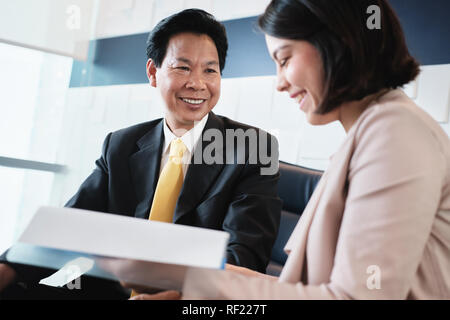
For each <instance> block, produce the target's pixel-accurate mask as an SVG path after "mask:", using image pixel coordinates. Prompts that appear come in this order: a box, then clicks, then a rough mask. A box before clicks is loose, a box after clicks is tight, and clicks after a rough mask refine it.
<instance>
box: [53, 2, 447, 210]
mask: <svg viewBox="0 0 450 320" xmlns="http://www.w3.org/2000/svg"><path fill="white" fill-rule="evenodd" d="M137 3H140V2H139V1H138V2H137ZM175 3H178V2H176V1H175ZM211 3H215V2H211ZM392 4H393V5H394V7H396V9H397V10H398V13H399V16H400V18H401V20H402V23H403V25H404V27H405V31H406V34H407V40H408V45H409V47H410V49H411V51H412V53H413V54H414V55H415V56H416V57H417V58H418V59H419V61H421V62H422V64H423V65H422V73H421V75H420V76H419V77H418V79H417V81H415V82H413V83H411V84H410V85H408V86H407V87H405V88H404V90H405V91H406V92H407V94H408V95H409V96H410V97H411V98H412V99H414V100H415V101H416V102H417V104H418V105H420V106H421V107H423V108H424V109H425V110H426V111H427V112H429V113H430V114H431V115H432V116H433V117H434V118H435V119H436V120H437V121H439V122H440V123H441V126H442V127H443V128H444V130H445V131H446V132H447V134H449V135H450V123H449V103H450V48H449V45H450V44H449V42H448V37H449V34H450V31H449V29H448V27H449V24H448V22H446V21H445V20H444V19H443V14H442V12H444V11H445V10H443V8H448V9H450V6H449V4H450V3H449V2H446V1H445V0H444V1H441V0H434V1H433V5H430V4H429V3H427V4H425V3H423V2H421V1H417V0H408V1H407V2H406V1H401V0H397V1H392ZM411 6H413V9H411ZM425 7H426V8H425ZM180 9H181V8H180ZM206 9H207V8H206ZM126 10H130V9H129V8H128V9H126ZM229 11H230V12H232V10H231V9H230V10H229ZM261 11H262V10H261ZM449 11H450V10H447V11H446V12H449ZM161 12H162V11H160V12H159V13H158V14H162V13H161ZM164 12H165V11H164ZM158 14H155V13H153V18H154V17H155V16H158ZM128 15H129V16H132V13H128ZM235 15H236V16H238V14H235ZM255 19H256V18H255V17H254V16H253V17H245V18H241V17H240V18H239V19H233V20H227V21H224V24H225V25H226V27H227V32H228V36H229V39H230V52H229V56H228V60H227V65H226V68H225V70H224V79H223V80H222V94H221V99H220V101H219V103H218V105H217V106H216V107H215V109H214V112H216V113H217V114H220V115H224V116H227V117H230V118H232V119H235V120H238V121H241V122H245V123H249V124H252V125H256V126H258V127H261V128H263V129H266V130H268V131H270V132H272V133H274V134H275V135H276V136H277V137H278V139H279V143H280V159H281V160H284V161H288V162H291V163H296V164H300V165H303V166H307V167H311V168H317V169H325V168H326V167H327V165H328V162H329V157H330V156H331V155H332V154H333V153H334V152H335V151H336V150H337V149H338V147H339V145H340V144H341V143H342V141H343V140H344V139H345V132H344V130H343V129H342V128H341V126H340V125H339V124H338V123H336V122H335V123H331V124H329V125H326V126H321V127H314V126H311V125H309V124H308V123H307V122H306V120H305V118H304V115H303V114H302V113H301V112H300V111H299V110H298V108H297V106H296V105H295V103H293V102H292V101H290V99H289V97H288V96H287V94H283V93H279V92H277V91H276V90H275V80H276V79H275V68H274V67H273V63H272V62H271V61H270V59H269V57H268V55H267V52H266V49H265V45H264V39H263V36H262V35H261V34H258V33H256V32H254V29H253V27H252V26H253V25H254V21H255ZM153 20H155V19H153ZM153 20H152V21H153ZM99 21H102V20H101V18H99ZM116 21H117V19H116ZM152 23H153V22H152ZM418 24H420V26H418ZM100 25H101V24H100ZM111 25H113V24H111ZM99 28H100V29H101V30H102V34H103V35H106V34H108V35H117V34H115V33H114V32H116V31H114V30H118V29H120V28H117V26H114V27H111V28H110V29H108V23H104V24H103V25H101V27H99ZM142 28H143V24H142V25H140V26H139V28H137V30H139V32H140V31H142ZM108 30H110V31H111V32H110V33H108ZM127 31H128V32H130V33H132V31H133V30H130V29H127ZM146 36H147V33H143V32H140V33H137V34H131V35H120V36H119V37H109V38H103V39H98V40H95V41H93V42H92V46H91V50H90V58H89V59H88V61H87V62H75V63H74V67H73V71H72V72H73V73H72V79H71V88H70V89H69V91H68V94H67V97H66V105H65V116H64V126H63V127H64V129H63V133H62V137H61V141H62V143H61V147H60V150H59V152H58V159H57V160H58V162H59V163H64V164H67V165H68V167H69V168H70V170H69V172H68V173H67V174H66V175H60V176H58V177H57V178H56V179H55V184H54V191H53V196H52V202H53V203H55V204H58V205H60V204H63V203H64V202H65V201H66V200H67V199H68V198H69V197H70V196H71V195H72V194H73V193H74V192H75V190H76V188H77V187H78V186H79V185H80V183H81V182H82V181H83V180H84V179H85V178H86V176H87V175H88V174H89V173H90V172H91V171H92V169H93V168H94V161H95V160H96V159H97V158H98V157H99V155H100V151H101V145H102V142H103V139H104V137H105V136H106V134H107V133H108V132H110V131H114V130H117V129H119V128H123V127H127V126H129V125H132V124H135V123H139V122H143V121H147V120H151V119H154V118H158V117H162V116H163V110H164V107H163V102H162V101H161V98H160V97H159V95H158V92H157V90H156V89H154V88H151V87H150V86H149V85H148V83H147V82H146V81H147V80H146V76H145V68H144V67H145V39H146ZM427 49H429V50H427Z"/></svg>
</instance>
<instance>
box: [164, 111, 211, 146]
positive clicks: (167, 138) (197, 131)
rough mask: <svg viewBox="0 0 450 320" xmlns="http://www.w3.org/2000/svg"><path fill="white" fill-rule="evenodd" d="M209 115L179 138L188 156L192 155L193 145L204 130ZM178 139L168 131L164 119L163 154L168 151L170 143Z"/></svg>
mask: <svg viewBox="0 0 450 320" xmlns="http://www.w3.org/2000/svg"><path fill="white" fill-rule="evenodd" d="M208 116H209V114H206V116H204V117H203V118H202V119H201V120H200V121H198V122H195V124H194V127H193V128H192V129H190V130H189V131H187V132H186V133H185V134H183V135H182V136H181V137H179V138H180V139H181V141H183V143H184V145H185V146H186V148H187V150H188V151H189V153H190V154H192V151H193V150H194V147H195V145H196V144H197V142H198V139H199V138H200V136H201V135H202V132H203V129H204V128H205V125H206V121H208ZM177 138H178V137H177V136H176V135H174V134H173V133H172V131H171V130H170V129H169V126H168V125H167V122H166V119H165V118H164V147H163V153H165V152H167V151H168V148H169V146H170V143H171V142H172V140H174V139H177Z"/></svg>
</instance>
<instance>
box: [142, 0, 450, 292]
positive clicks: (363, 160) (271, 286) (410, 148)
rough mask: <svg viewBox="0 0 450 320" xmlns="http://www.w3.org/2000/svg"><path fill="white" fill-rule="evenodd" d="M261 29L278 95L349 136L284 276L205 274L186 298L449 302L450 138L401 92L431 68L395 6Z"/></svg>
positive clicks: (301, 4) (283, 5) (293, 4)
mask: <svg viewBox="0 0 450 320" xmlns="http://www.w3.org/2000/svg"><path fill="white" fill-rule="evenodd" d="M374 3H375V4H376V8H374V7H372V8H371V10H372V11H370V12H374V15H370V14H367V12H369V6H371V5H373V4H374ZM377 10H378V11H377ZM376 12H378V13H379V16H378V19H379V21H377V15H376ZM259 26H260V28H261V29H262V30H263V31H264V32H265V34H266V41H267V47H268V50H269V52H270V54H271V56H272V58H273V60H274V61H275V63H276V65H277V74H278V80H277V81H278V84H277V89H278V90H280V91H285V92H287V93H288V94H289V95H290V96H291V97H292V98H293V99H295V100H296V101H297V102H298V103H299V108H300V109H301V110H302V111H303V112H305V113H306V116H307V119H308V121H309V122H310V123H311V124H314V125H320V124H326V123H329V122H331V121H335V120H338V121H340V122H341V124H342V125H343V127H344V128H345V130H346V131H347V138H346V139H345V141H344V143H343V144H342V146H341V147H340V148H339V150H338V151H337V152H336V153H335V154H334V155H333V157H332V158H331V162H330V164H329V167H328V169H327V170H326V172H325V173H324V175H323V177H322V179H321V181H320V182H319V184H318V186H317V188H316V190H315V192H314V194H313V196H312V198H311V200H310V201H309V203H308V206H307V208H306V209H305V211H304V212H303V214H302V216H301V219H300V220H299V222H298V224H297V226H296V228H295V230H294V231H293V233H292V236H291V238H290V239H289V241H288V243H287V244H286V248H285V249H286V252H287V253H288V254H289V258H288V260H287V262H286V264H285V266H284V269H283V271H282V273H281V275H280V277H279V278H274V277H270V276H267V275H264V274H260V273H256V272H253V271H250V270H248V269H244V268H239V267H234V266H231V265H228V266H227V270H225V271H208V272H205V271H195V270H193V271H190V272H189V274H188V276H187V280H186V283H185V286H184V289H183V293H182V294H183V298H187V299H435V298H437V299H449V298H450V143H449V138H448V136H447V135H446V134H445V133H444V132H443V130H442V129H441V128H440V126H439V125H438V124H437V123H436V122H435V121H434V120H433V119H432V118H431V117H430V116H429V115H428V114H426V113H425V112H424V111H422V110H421V109H420V108H419V107H418V106H416V105H415V104H414V102H413V101H412V100H410V99H409V98H408V97H407V96H406V95H405V94H404V93H403V91H401V90H400V89H398V88H399V87H401V86H403V85H404V84H406V83H408V82H409V81H411V80H413V79H414V78H415V77H416V76H417V74H418V72H419V68H418V64H417V62H416V61H415V60H414V59H413V58H412V57H411V56H410V54H409V52H408V49H407V47H406V45H405V40H404V36H403V32H402V30H401V27H400V24H399V21H398V19H397V17H396V15H395V13H394V12H393V10H392V9H391V7H390V6H389V4H388V3H387V1H384V0H378V1H365V0H345V1H330V0H328V1H326V0H314V1H313V0H303V1H299V0H273V1H272V2H271V3H270V5H269V6H268V7H267V9H266V11H265V13H264V14H263V15H262V16H261V17H260V19H259ZM377 27H379V28H377ZM279 112H283V110H279ZM145 297H146V296H140V297H137V298H145ZM157 297H169V298H174V297H176V295H170V294H169V293H167V292H166V293H163V294H161V295H160V296H158V295H156V296H153V298H157Z"/></svg>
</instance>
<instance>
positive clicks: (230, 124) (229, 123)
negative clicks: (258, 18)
mask: <svg viewBox="0 0 450 320" xmlns="http://www.w3.org/2000/svg"><path fill="white" fill-rule="evenodd" d="M214 116H216V117H217V118H218V119H219V121H220V122H221V123H222V124H223V128H224V129H225V130H239V129H241V130H243V131H247V130H250V131H251V130H255V131H256V132H266V131H265V130H264V129H261V128H258V127H255V126H252V125H250V124H246V123H242V122H239V121H236V120H232V119H230V118H227V117H225V116H220V115H217V114H214Z"/></svg>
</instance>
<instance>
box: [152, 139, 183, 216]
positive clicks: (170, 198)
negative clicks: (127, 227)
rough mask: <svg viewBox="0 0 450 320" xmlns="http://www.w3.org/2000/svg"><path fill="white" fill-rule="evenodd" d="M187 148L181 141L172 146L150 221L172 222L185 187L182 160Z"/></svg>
mask: <svg viewBox="0 0 450 320" xmlns="http://www.w3.org/2000/svg"><path fill="white" fill-rule="evenodd" d="M185 151H186V146H185V145H184V143H183V141H181V140H180V139H175V140H173V141H172V142H171V144H170V153H169V161H167V163H166V165H165V166H164V168H163V170H162V171H161V174H160V176H159V179H158V184H157V186H156V191H155V196H154V197H153V203H152V208H151V209H150V215H149V220H155V221H162V222H172V220H173V212H174V211H175V206H176V204H177V200H178V196H179V195H180V190H181V187H182V186H183V167H182V163H181V160H182V158H183V153H184V152H185Z"/></svg>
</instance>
